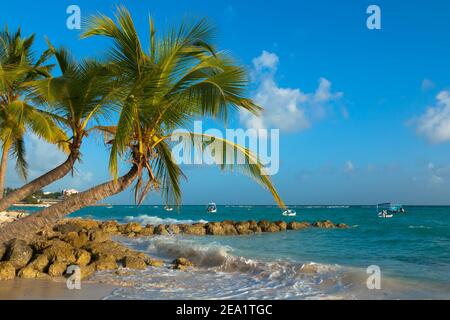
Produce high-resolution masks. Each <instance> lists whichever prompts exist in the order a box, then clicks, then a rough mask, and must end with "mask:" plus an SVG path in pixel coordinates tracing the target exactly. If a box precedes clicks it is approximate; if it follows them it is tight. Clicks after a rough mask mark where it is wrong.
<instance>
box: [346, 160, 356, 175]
mask: <svg viewBox="0 0 450 320" xmlns="http://www.w3.org/2000/svg"><path fill="white" fill-rule="evenodd" d="M344 171H345V172H347V173H350V172H353V171H355V166H354V164H353V162H351V161H350V160H349V161H347V162H346V163H345V165H344Z"/></svg>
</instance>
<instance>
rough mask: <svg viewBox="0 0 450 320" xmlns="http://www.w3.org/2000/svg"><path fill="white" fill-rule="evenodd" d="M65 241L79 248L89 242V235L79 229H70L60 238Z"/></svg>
mask: <svg viewBox="0 0 450 320" xmlns="http://www.w3.org/2000/svg"><path fill="white" fill-rule="evenodd" d="M62 240H64V241H65V242H67V243H69V244H70V245H72V246H73V247H75V248H81V247H83V246H85V245H86V244H87V243H88V242H89V236H88V234H87V233H86V232H83V231H80V232H78V233H77V232H75V231H71V232H69V233H67V234H66V235H65V237H63V238H62Z"/></svg>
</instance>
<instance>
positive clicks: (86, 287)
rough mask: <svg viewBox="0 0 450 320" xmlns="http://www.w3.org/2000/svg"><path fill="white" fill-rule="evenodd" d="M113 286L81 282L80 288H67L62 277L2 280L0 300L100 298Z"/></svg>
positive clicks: (108, 292) (107, 293)
mask: <svg viewBox="0 0 450 320" xmlns="http://www.w3.org/2000/svg"><path fill="white" fill-rule="evenodd" d="M114 288H115V287H113V286H111V285H107V284H99V283H90V282H82V284H81V289H80V290H69V289H68V288H67V285H66V282H65V280H64V279H59V280H54V279H50V280H44V279H21V278H16V279H13V280H9V281H2V283H1V286H0V300H100V299H103V298H105V297H106V296H108V295H109V294H110V293H111V292H112V290H114Z"/></svg>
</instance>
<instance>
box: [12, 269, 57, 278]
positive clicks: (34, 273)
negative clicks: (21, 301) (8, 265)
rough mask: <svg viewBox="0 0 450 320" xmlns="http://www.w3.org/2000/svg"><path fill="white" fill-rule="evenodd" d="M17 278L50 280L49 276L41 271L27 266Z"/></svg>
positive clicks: (20, 271)
mask: <svg viewBox="0 0 450 320" xmlns="http://www.w3.org/2000/svg"><path fill="white" fill-rule="evenodd" d="M17 276H18V277H19V278H23V279H46V278H49V276H48V275H47V274H45V273H43V272H41V271H39V270H36V269H34V268H33V267H31V266H26V267H25V268H23V269H20V270H19V272H18V273H17Z"/></svg>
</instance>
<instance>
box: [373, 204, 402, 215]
mask: <svg viewBox="0 0 450 320" xmlns="http://www.w3.org/2000/svg"><path fill="white" fill-rule="evenodd" d="M377 212H378V217H380V218H393V217H394V215H395V214H404V213H406V210H405V209H404V208H403V206H402V205H401V204H392V203H380V204H377Z"/></svg>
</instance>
